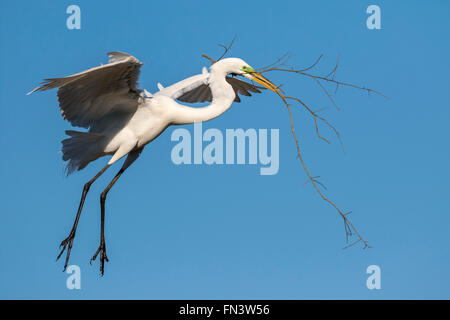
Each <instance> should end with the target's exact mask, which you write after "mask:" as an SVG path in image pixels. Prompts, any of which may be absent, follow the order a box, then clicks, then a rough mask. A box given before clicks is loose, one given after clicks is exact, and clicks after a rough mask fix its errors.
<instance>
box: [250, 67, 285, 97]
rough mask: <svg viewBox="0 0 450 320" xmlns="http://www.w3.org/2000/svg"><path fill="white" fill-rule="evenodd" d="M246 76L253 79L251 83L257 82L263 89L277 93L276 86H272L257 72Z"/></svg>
mask: <svg viewBox="0 0 450 320" xmlns="http://www.w3.org/2000/svg"><path fill="white" fill-rule="evenodd" d="M248 75H249V76H250V77H251V78H252V79H253V81H255V82H258V83H259V84H261V85H263V86H264V87H266V88H267V89H269V90H272V91H273V92H275V93H279V90H280V89H278V87H277V86H276V85H274V84H273V83H272V82H270V81H269V80H267V79H266V78H264V77H263V76H262V75H261V74H259V73H258V72H252V73H249V74H248Z"/></svg>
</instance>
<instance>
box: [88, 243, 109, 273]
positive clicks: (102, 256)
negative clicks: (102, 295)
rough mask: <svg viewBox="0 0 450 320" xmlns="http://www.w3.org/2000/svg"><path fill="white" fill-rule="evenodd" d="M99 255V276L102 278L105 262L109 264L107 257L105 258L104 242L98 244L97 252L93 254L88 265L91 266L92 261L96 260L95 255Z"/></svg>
mask: <svg viewBox="0 0 450 320" xmlns="http://www.w3.org/2000/svg"><path fill="white" fill-rule="evenodd" d="M99 253H100V274H101V275H102V276H103V274H104V272H105V261H106V262H109V260H108V257H107V256H106V245H105V241H101V242H100V246H99V247H98V249H97V251H96V252H95V254H94V256H93V257H92V258H91V260H90V261H89V263H90V264H92V261H95V259H97V255H98V254H99Z"/></svg>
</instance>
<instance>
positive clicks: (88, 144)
mask: <svg viewBox="0 0 450 320" xmlns="http://www.w3.org/2000/svg"><path fill="white" fill-rule="evenodd" d="M108 56H109V58H110V59H109V63H108V64H106V65H102V66H99V67H95V68H92V69H89V70H86V71H83V72H80V73H77V74H74V75H71V76H68V77H64V78H52V79H45V80H44V82H43V83H42V85H41V86H39V87H37V88H36V89H34V90H33V91H31V92H30V93H28V94H31V93H33V92H35V91H44V90H49V89H53V88H59V89H58V93H57V95H58V101H59V106H60V109H61V114H62V116H63V118H64V119H65V120H67V121H69V122H70V123H71V124H72V125H73V126H77V127H83V128H87V129H89V130H88V131H87V132H80V131H72V130H69V131H66V134H67V135H69V136H70V138H67V139H65V140H63V141H62V152H63V160H64V161H68V162H67V170H68V174H70V173H72V172H73V171H75V170H81V169H83V168H84V167H86V165H88V164H89V163H90V162H92V161H94V160H96V159H98V158H100V157H103V156H106V155H112V157H111V159H110V160H109V162H108V163H107V165H106V166H105V167H103V169H102V170H100V172H98V173H97V174H96V175H95V176H94V177H93V178H92V179H91V180H89V181H88V182H87V183H86V184H85V185H84V188H83V192H82V195H81V200H80V204H79V207H78V212H77V215H76V218H75V222H74V224H73V227H72V230H71V231H70V233H69V236H68V237H67V238H66V239H64V240H63V241H62V242H61V245H60V247H61V251H60V253H59V255H58V259H59V258H60V257H61V255H62V254H63V252H64V251H65V250H66V248H67V251H66V260H65V264H64V270H65V269H66V267H67V264H68V261H69V257H70V252H71V249H72V244H73V240H74V238H75V233H76V230H77V225H78V220H79V218H80V214H81V211H82V209H83V204H84V200H85V198H86V195H87V193H88V191H89V188H90V186H91V185H92V183H93V182H94V181H95V180H96V179H97V178H98V177H100V176H101V175H102V174H103V173H104V172H105V171H106V169H108V168H109V167H110V166H111V165H112V164H114V163H115V162H116V161H118V160H119V159H121V158H122V157H123V156H125V155H128V156H127V158H126V159H125V162H124V163H123V165H122V167H121V169H120V170H119V172H118V173H117V174H116V175H115V177H114V178H113V180H112V181H111V182H110V183H109V184H108V186H107V187H106V189H105V190H104V191H103V192H102V193H101V196H100V204H101V229H100V245H99V247H98V249H97V251H96V252H95V254H94V255H93V257H92V258H91V262H92V261H94V260H95V259H96V258H97V256H98V255H99V254H100V273H101V274H102V275H103V274H104V263H105V261H108V257H107V255H106V244H105V234H104V231H105V200H106V195H107V193H108V191H109V190H110V189H111V188H112V186H113V185H114V184H115V183H116V181H117V180H118V179H119V177H120V176H121V175H122V174H123V172H124V171H125V170H126V169H127V168H128V167H129V166H130V165H131V164H132V163H133V162H134V161H135V160H136V159H137V158H138V157H139V155H140V154H141V152H142V150H143V149H144V147H145V146H146V145H147V144H148V143H150V142H151V141H153V140H154V139H156V138H157V137H158V136H159V135H160V134H161V133H162V132H163V131H164V130H165V129H166V128H167V127H169V126H170V125H180V124H188V123H194V122H200V121H208V120H211V119H214V118H216V117H218V116H220V115H221V114H222V113H224V112H225V111H226V110H227V109H228V108H230V106H231V104H232V103H233V101H236V102H240V98H239V96H238V94H241V95H245V96H250V95H251V94H250V92H254V93H260V92H261V91H260V90H259V89H265V88H268V89H270V90H272V91H274V92H278V88H277V87H276V86H275V85H274V84H273V83H272V82H270V81H269V80H267V79H266V78H264V77H263V76H262V75H261V74H259V73H257V72H256V71H255V70H254V69H253V68H252V67H250V65H249V64H247V63H246V62H245V61H244V60H242V59H238V58H226V59H223V60H219V61H218V62H216V63H214V64H212V65H211V67H210V71H209V72H208V71H207V69H206V68H203V71H202V73H201V74H198V75H195V76H192V77H190V78H187V79H185V80H182V81H180V82H178V83H175V84H174V85H172V86H169V87H166V88H163V87H162V86H161V85H160V84H158V88H159V91H158V92H157V93H155V94H150V93H149V92H148V91H146V90H140V89H138V88H137V80H138V77H139V72H140V68H141V66H142V63H141V62H140V61H139V60H138V59H136V58H135V57H133V56H131V55H129V54H126V53H122V52H110V53H108ZM229 75H239V76H243V77H245V78H247V79H250V80H253V81H255V82H257V83H259V84H261V85H262V86H263V87H259V86H256V85H253V84H251V83H248V82H245V81H242V80H239V79H236V78H234V77H230V76H229ZM175 100H179V101H182V102H189V103H194V102H206V101H210V102H211V104H210V105H208V106H205V107H201V108H193V107H189V106H184V105H181V104H179V103H178V102H176V101H175Z"/></svg>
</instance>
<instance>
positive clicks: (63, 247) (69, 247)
mask: <svg viewBox="0 0 450 320" xmlns="http://www.w3.org/2000/svg"><path fill="white" fill-rule="evenodd" d="M74 238H75V232H74V231H73V230H72V231H71V232H70V234H69V236H68V237H67V238H66V239H64V240H63V241H62V242H61V244H60V245H59V247H60V248H61V251H60V252H59V254H58V257H57V258H56V261H58V260H59V258H60V257H61V255H62V254H63V252H64V251H65V250H66V247H67V252H66V261H65V263H64V269H63V272H64V271H66V268H67V264H68V263H69V257H70V251H72V244H73V239H74Z"/></svg>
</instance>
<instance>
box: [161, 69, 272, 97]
mask: <svg viewBox="0 0 450 320" xmlns="http://www.w3.org/2000/svg"><path fill="white" fill-rule="evenodd" d="M208 78H209V74H208V72H207V71H206V68H204V69H203V73H202V74H198V75H195V76H193V77H190V78H187V79H185V80H183V81H180V82H177V83H175V84H174V85H172V86H170V87H167V88H161V90H160V91H159V92H157V93H156V94H155V95H158V94H161V95H165V96H168V97H171V98H173V99H177V100H179V101H182V102H189V103H196V102H207V101H208V102H211V101H212V93H211V89H210V87H209V84H208ZM225 79H226V80H227V82H228V83H229V84H230V85H231V86H232V87H233V89H234V92H235V94H236V98H235V99H234V101H235V102H241V99H240V98H239V94H241V95H244V96H248V97H249V96H251V93H250V92H253V93H261V91H260V89H266V88H264V87H259V86H255V85H253V84H251V83H248V82H245V81H242V80H239V79H237V78H233V77H226V78H225Z"/></svg>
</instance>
